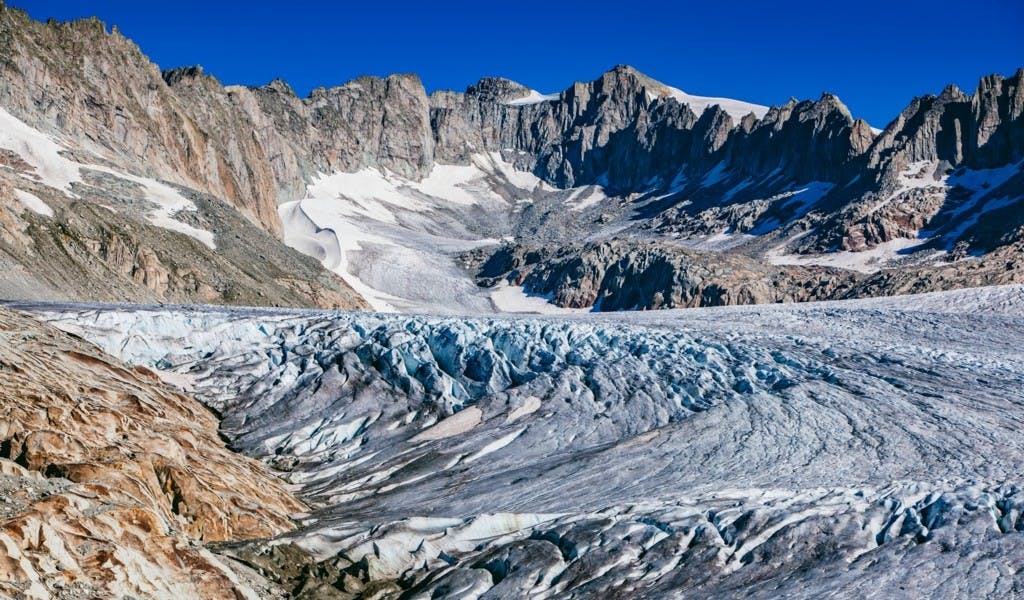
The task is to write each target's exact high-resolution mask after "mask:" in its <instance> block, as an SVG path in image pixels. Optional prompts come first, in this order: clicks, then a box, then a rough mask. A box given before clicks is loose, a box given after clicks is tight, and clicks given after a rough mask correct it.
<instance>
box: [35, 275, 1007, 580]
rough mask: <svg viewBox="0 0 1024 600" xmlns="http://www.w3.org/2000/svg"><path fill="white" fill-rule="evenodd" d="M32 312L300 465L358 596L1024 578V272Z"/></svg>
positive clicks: (269, 453) (265, 451)
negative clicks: (371, 306) (830, 286)
mask: <svg viewBox="0 0 1024 600" xmlns="http://www.w3.org/2000/svg"><path fill="white" fill-rule="evenodd" d="M32 310H34V311H35V312H36V313H37V314H39V315H41V316H43V317H44V318H47V319H50V320H52V321H53V322H55V323H56V324H57V325H58V326H60V327H63V328H66V329H69V330H72V331H74V332H77V333H79V334H81V335H83V336H85V337H86V338H87V339H90V340H92V341H94V342H96V343H98V344H100V345H101V346H102V347H103V348H104V349H106V350H107V351H109V352H112V353H114V354H116V355H119V356H121V357H122V358H124V359H126V360H128V361H130V362H136V363H139V364H143V365H147V366H150V367H154V368H156V369H158V370H159V371H160V373H161V375H162V377H164V378H165V379H166V380H168V381H173V382H176V383H177V384H179V385H182V386H184V387H186V388H188V389H190V390H192V391H193V392H194V393H195V395H196V396H197V397H199V398H201V399H202V400H203V401H205V402H207V403H208V404H209V405H210V406H212V407H214V408H215V409H217V410H218V411H220V412H221V413H222V414H223V416H224V421H223V424H222V432H223V434H224V435H226V436H227V437H228V438H229V439H230V440H231V443H232V445H233V446H234V447H235V448H237V449H239V450H241V451H243V452H245V453H247V454H250V455H252V456H254V457H259V458H261V459H263V460H265V461H267V462H268V463H269V464H271V465H274V466H276V467H278V468H280V469H284V470H286V471H288V478H289V479H290V480H291V482H292V483H294V484H295V485H296V486H297V489H298V490H299V491H300V495H301V496H302V497H303V498H304V499H305V500H306V501H307V502H308V503H310V504H311V505H313V506H315V507H316V509H315V510H314V512H313V514H312V517H311V518H310V519H309V520H308V521H307V522H306V523H305V526H304V527H303V528H302V529H300V530H298V531H297V532H295V533H291V534H286V536H285V537H283V538H279V539H278V540H276V541H275V542H273V544H276V545H277V546H278V547H282V545H288V544H293V545H296V546H298V547H300V548H302V549H304V550H305V551H307V552H309V553H310V554H311V555H313V556H314V557H315V558H316V560H318V561H320V566H321V568H322V569H326V570H327V571H330V569H334V571H332V572H334V573H336V574H337V579H336V580H334V579H332V581H331V582H328V583H324V585H330V586H333V587H334V588H335V591H342V590H343V591H345V593H349V594H351V595H352V596H353V597H358V596H359V595H360V594H364V595H369V593H368V592H367V591H366V590H377V591H381V590H384V591H385V592H387V590H391V591H390V592H387V593H391V594H393V595H394V597H397V596H398V595H400V594H403V593H404V594H406V596H405V597H415V598H440V597H447V598H478V597H486V598H520V597H524V596H526V595H534V596H536V597H623V598H634V597H651V598H655V597H656V598H662V597H676V596H678V597H687V598H692V597H713V596H721V595H736V594H742V595H745V596H748V597H752V598H775V597H820V596H821V595H822V594H825V593H830V594H838V595H840V596H844V597H848V596H851V595H864V596H865V597H887V598H890V597H908V598H913V597H951V598H977V597H1014V596H1015V595H1019V594H1021V593H1024V575H1022V574H1021V572H1020V568H1021V565H1022V564H1024V536H1021V531H1022V530H1024V520H1022V517H1021V515H1022V509H1024V496H1022V495H1021V494H1022V492H1021V491H1020V489H1019V488H1020V485H1021V481H1022V473H1021V469H1022V465H1024V440H1022V438H1021V436H1020V422H1021V416H1022V414H1024V395H1022V393H1021V389H1024V353H1022V350H1021V348H1022V347H1024V288H1021V287H1019V286H1006V287H993V288H985V289H980V290H969V291H960V292H949V293H940V294H929V295H923V296H911V297H903V298H893V299H875V300H862V301H850V302H835V303H817V304H807V305H773V306H757V307H731V308H720V309H702V310H691V311H658V312H656V313H639V314H629V315H610V316H598V315H572V316H563V317H560V318H558V319H557V320H556V319H554V318H532V319H513V318H490V319H485V318H474V319H457V318H434V317H422V316H386V315H353V314H345V313H319V312H316V313H314V312H295V311H291V312H283V311H268V310H228V309H212V310H211V309H194V308H187V307H181V308H159V309H158V308H137V307H131V308H130V307H109V306H108V307H84V306H64V307H59V306H53V305H50V306H36V307H34V308H33V309H32ZM268 552H269V550H268ZM307 583H308V582H307Z"/></svg>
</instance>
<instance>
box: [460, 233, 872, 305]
mask: <svg viewBox="0 0 1024 600" xmlns="http://www.w3.org/2000/svg"><path fill="white" fill-rule="evenodd" d="M500 280H506V281H508V283H511V284H512V285H521V286H523V289H524V290H525V291H526V292H527V293H529V294H534V295H538V296H544V297H547V298H548V299H549V301H550V302H552V303H553V304H555V305H557V306H562V307H566V308H590V307H594V308H595V309H596V310H602V311H616V310H649V309H659V308H692V307H699V306H728V305H736V304H770V303H777V302H806V301H809V300H825V299H829V298H835V297H838V296H840V295H842V294H843V293H844V292H845V291H846V290H848V289H849V288H851V287H852V286H853V285H854V284H855V283H856V282H857V276H856V275H854V274H852V273H850V272H844V271H842V270H837V269H825V268H810V269H805V268H798V267H771V266H765V265H762V264H759V263H758V262H756V261H754V260H752V259H749V258H743V257H740V256H735V255H721V254H714V253H707V252H699V251H695V250H689V249H686V248H682V247H680V246H676V245H673V244H668V243H659V242H642V241H637V240H618V239H616V240H611V241H607V242H600V243H590V244H584V245H573V246H567V247H563V248H559V249H557V250H554V251H546V250H543V249H529V248H523V247H512V246H507V247H505V248H503V249H502V250H501V251H499V252H498V253H496V254H495V255H494V256H492V257H491V258H490V259H489V260H488V261H487V262H486V263H484V265H483V266H482V267H481V268H480V271H479V273H478V281H480V283H481V284H482V285H486V286H490V285H494V284H495V283H497V282H498V281H500Z"/></svg>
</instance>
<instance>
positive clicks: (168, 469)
mask: <svg viewBox="0 0 1024 600" xmlns="http://www.w3.org/2000/svg"><path fill="white" fill-rule="evenodd" d="M0 387H2V389H3V390H4V397H3V400H2V401H0V415H2V419H0V455H2V456H0V470H2V475H0V488H2V489H3V493H4V500H5V504H3V506H4V509H3V514H2V519H3V521H2V527H0V539H2V540H3V548H4V550H3V551H2V552H0V590H3V591H4V592H5V593H11V594H18V593H21V594H24V595H25V597H29V598H46V597H50V594H51V593H55V591H56V590H59V589H63V588H66V589H70V590H75V589H79V590H80V591H82V592H83V594H84V595H86V596H89V595H95V596H96V597H103V596H112V595H115V596H121V595H126V594H127V595H133V596H150V595H164V594H169V593H174V594H180V595H181V597H190V598H200V597H201V598H214V597H216V598H235V597H237V596H236V595H235V594H236V593H238V594H243V592H245V590H246V589H247V588H246V586H245V585H243V584H242V583H241V582H240V580H239V578H238V576H236V575H235V574H234V573H233V572H232V570H231V569H230V568H229V567H228V566H227V565H226V564H225V563H224V562H223V561H222V560H221V559H217V558H215V557H214V556H213V555H212V554H211V553H210V552H209V551H207V550H204V549H203V548H202V547H201V546H198V545H196V543H195V542H213V541H225V540H245V539H252V538H263V537H269V536H273V535H276V534H279V533H282V532H284V531H287V530H289V529H291V528H292V527H293V524H292V521H291V518H290V516H291V515H292V514H294V513H297V512H300V511H303V510H305V507H304V505H303V504H302V503H301V502H299V501H298V500H296V499H295V498H294V497H293V496H292V495H291V494H290V493H289V492H287V491H286V490H285V488H284V486H283V485H282V484H281V483H280V482H279V481H278V480H276V479H275V478H274V477H273V476H271V475H270V474H269V473H268V472H267V471H266V469H264V468H263V467H262V465H260V464H259V463H257V462H255V461H253V460H250V459H247V458H244V457H241V456H239V455H236V454H234V453H232V452H231V451H229V450H228V449H227V448H225V446H224V442H223V441H221V440H220V438H219V437H218V434H217V428H218V424H217V420H216V418H215V417H214V416H213V415H212V414H211V413H210V412H209V411H208V410H207V409H205V408H204V407H203V406H202V405H200V404H198V403H197V402H195V401H194V400H192V399H190V398H187V397H185V396H183V395H182V394H180V393H176V392H173V391H171V390H170V389H169V388H167V387H165V386H164V385H163V384H161V383H160V381H159V379H158V378H157V377H156V375H155V374H154V373H153V372H151V371H149V370H147V369H144V368H133V367H129V366H127V365H124V364H123V363H121V362H119V361H117V360H116V359H114V358H111V357H109V356H107V355H105V354H104V353H102V352H100V351H99V350H98V349H96V348H95V347H94V346H91V345H90V344H88V343H85V342H84V341H82V340H81V339H79V338H73V337H71V336H69V335H67V334H65V333H63V332H59V331H57V330H54V329H52V328H50V327H46V326H44V325H41V324H39V323H38V322H36V321H33V320H32V319H29V318H27V317H24V316H21V315H18V314H16V313H14V312H12V311H9V310H7V309H0ZM16 490H20V491H16ZM9 499H10V500H9ZM12 502H13V505H12ZM86 592H87V593H86ZM247 594H248V596H249V597H254V594H253V592H252V591H251V590H249V591H248V592H247ZM243 595H244V594H243Z"/></svg>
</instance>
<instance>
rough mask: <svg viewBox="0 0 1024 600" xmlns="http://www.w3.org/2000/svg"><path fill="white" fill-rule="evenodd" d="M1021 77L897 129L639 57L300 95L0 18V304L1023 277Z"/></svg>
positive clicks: (98, 37) (791, 295)
mask: <svg viewBox="0 0 1024 600" xmlns="http://www.w3.org/2000/svg"><path fill="white" fill-rule="evenodd" d="M1022 79H1024V69H1022V70H1018V71H1017V72H1016V73H1014V74H1012V75H1010V76H1000V75H990V76H986V77H983V78H982V79H981V80H980V82H979V84H978V87H977V89H976V90H975V91H974V92H973V93H972V94H967V93H964V92H963V91H961V90H959V89H957V88H956V87H955V86H949V87H947V88H946V89H945V90H943V91H942V92H941V94H939V95H938V96H934V95H924V96H921V97H918V98H915V99H914V100H913V101H912V102H911V103H910V105H909V106H907V108H906V109H904V110H903V112H902V113H901V114H900V116H899V117H898V118H897V119H896V120H894V121H893V122H892V123H890V124H888V125H887V126H886V127H885V129H884V130H881V131H879V130H875V129H873V128H872V127H871V126H869V125H868V124H867V123H866V122H864V121H863V120H860V119H856V118H854V117H853V116H852V115H851V114H850V111H849V110H848V109H847V108H846V106H844V105H843V103H842V102H841V101H840V100H839V98H837V97H836V96H834V95H832V94H829V93H823V94H822V95H821V97H820V98H818V99H817V100H804V101H797V100H790V101H788V102H786V103H785V104H782V105H779V106H774V107H770V108H769V107H762V106H757V105H754V104H749V103H745V102H741V101H736V100H729V99H723V98H704V97H698V96H692V95H689V94H686V93H685V92H683V91H681V90H679V89H676V88H673V87H671V86H668V85H665V84H662V83H659V82H657V81H654V80H652V79H650V78H648V77H646V76H645V75H643V74H642V73H640V72H638V71H637V70H636V69H633V68H631V67H628V66H616V67H614V68H613V69H611V70H609V71H608V72H606V73H604V74H602V75H601V76H600V77H599V78H597V79H596V80H594V81H590V82H585V83H575V84H573V85H572V86H571V87H569V88H567V89H565V90H563V91H562V92H560V93H558V94H549V95H545V94H541V93H539V92H536V91H534V90H530V89H528V88H527V87H525V86H523V85H520V84H518V83H515V82H512V81H509V80H506V79H500V78H485V79H482V80H480V81H479V82H478V83H476V84H474V85H472V86H469V87H468V88H467V89H466V90H465V92H462V93H458V92H451V91H437V92H434V93H431V94H427V93H426V91H425V90H424V87H423V85H422V83H421V82H420V81H419V79H418V78H417V77H415V76H414V75H393V76H389V77H386V78H376V77H361V78H359V79H356V80H354V81H351V82H349V83H346V84H344V85H342V86H339V87H335V88H330V89H326V88H321V89H316V90H314V91H313V92H312V93H311V94H310V95H309V97H307V98H300V97H299V96H297V95H296V94H295V92H294V91H293V90H292V89H291V88H290V87H289V86H288V85H287V84H286V83H285V82H283V81H280V80H277V81H273V82H271V83H269V84H267V85H265V86H262V87H244V86H224V85H222V84H221V83H220V82H219V81H217V79H215V78H214V77H213V76H211V75H208V74H206V73H204V72H203V70H202V68H201V67H188V68H178V69H172V70H167V71H163V72H161V71H160V69H159V68H158V67H157V66H156V65H155V64H153V63H152V61H150V60H149V59H148V58H147V57H146V56H145V55H144V54H143V53H142V51H141V50H140V49H139V48H138V47H137V46H136V45H135V44H134V43H132V42H131V41H130V40H128V39H127V38H125V37H124V36H123V35H121V34H120V32H119V31H118V30H117V29H116V28H108V27H107V26H106V25H104V24H103V23H102V22H100V21H98V20H96V19H85V20H79V21H74V22H69V23H63V22H55V21H50V22H46V23H42V22H37V21H33V20H32V19H31V18H29V17H28V16H27V15H26V14H25V13H23V12H21V11H19V10H17V9H13V8H9V7H6V6H2V5H0V121H3V133H2V134H0V192H2V194H0V200H2V205H0V208H2V211H3V212H2V214H0V222H2V223H3V228H2V229H0V234H2V235H0V263H2V265H3V271H4V272H5V275H4V276H2V277H0V291H2V293H3V295H5V296H7V297H10V298H20V299H86V300H120V301H172V302H212V303H228V304H249V305H285V306H319V307H336V308H350V309H351V308H369V307H372V308H376V309H383V310H413V311H427V312H466V313H486V312H494V311H512V312H517V311H541V312H550V311H558V310H563V309H568V310H624V309H649V308H670V307H688V306H707V305H719V304H748V303H763V302H789V301H804V300H819V299H835V298H851V297H863V296H876V295H889V294H899V293H907V292H919V291H930V290H938V289H948V288H954V287H968V286H976V285H984V284H993V283H1011V282H1017V281H1020V280H1022V278H1024V275H1022V273H1024V270H1022V267H1024V261H1022V260H1021V250H1022V248H1024V246H1022V244H1024V239H1022V235H1024V230H1022V227H1024V208H1022V207H1024V204H1021V198H1022V197H1024V172H1022V168H1024V162H1022V161H1024V86H1022Z"/></svg>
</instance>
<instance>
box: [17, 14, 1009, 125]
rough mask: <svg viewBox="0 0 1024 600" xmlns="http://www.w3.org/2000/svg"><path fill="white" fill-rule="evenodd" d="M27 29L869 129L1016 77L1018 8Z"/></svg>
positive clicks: (255, 74) (186, 20)
mask: <svg viewBox="0 0 1024 600" xmlns="http://www.w3.org/2000/svg"><path fill="white" fill-rule="evenodd" d="M8 4H10V5H12V6H17V7H19V8H23V9H25V10H27V11H28V12H29V14H31V15H32V16H33V17H35V18H37V19H45V18H47V17H56V18H58V19H61V20H66V19H71V18H75V17H80V16H98V17H100V18H101V19H103V20H104V21H106V22H107V23H113V24H116V25H117V26H118V27H120V29H121V31H122V32H123V33H124V34H125V35H127V36H128V37H130V38H132V39H133V40H135V41H136V42H137V43H138V44H139V45H140V46H141V47H142V50H143V51H144V52H145V53H146V54H147V55H149V56H150V58H152V59H153V60H154V61H155V62H156V63H157V64H159V65H160V66H161V67H162V68H169V67H175V66H182V65H192V64H201V65H203V67H204V68H205V69H206V71H207V72H209V73H211V74H213V75H215V76H217V77H218V78H219V79H220V80H221V81H222V82H224V83H228V84H231V83H241V84H248V85H258V84H263V83H266V82H268V81H270V80H271V79H274V78H277V77H280V78H282V79H284V80H286V81H288V82H289V83H290V84H291V85H292V87H294V88H295V89H296V91H297V92H299V94H301V95H306V94H308V93H309V91H310V90H311V89H312V88H314V87H318V86H322V85H324V86H331V85H338V84H341V83H344V82H345V81H348V80H350V79H352V78H354V77H357V76H359V75H362V74H371V75H387V74H389V73H409V72H412V73H416V74H418V75H419V76H420V77H421V78H422V79H423V83H424V85H425V86H426V87H427V90H428V91H432V90H435V89H455V90H463V89H465V87H466V86H467V85H469V84H471V83H473V82H475V81H477V80H478V79H479V78H480V77H482V76H486V75H497V76H503V77H508V78H510V79H515V80H517V81H519V82H521V83H523V84H525V85H528V86H530V87H533V88H536V89H538V90H541V91H543V92H546V93H547V92H556V91H560V90H562V89H564V88H566V87H568V86H569V85H570V84H571V83H572V82H573V81H578V80H590V79H594V78H596V77H597V76H598V75H600V74H601V73H602V72H604V71H606V70H608V69H609V68H611V67H612V66H614V65H616V64H619V63H625V64H630V65H633V66H634V67H636V68H637V69H639V70H640V71H642V72H644V73H647V74H648V75H650V76H652V77H654V78H655V79H659V80H661V81H663V82H665V83H668V84H671V85H674V86H676V87H679V88H681V89H683V90H685V91H687V92H689V93H691V94H700V95H711V96H725V97H732V98H738V99H742V100H748V101H751V102H757V103H760V104H779V103H782V102H785V101H786V100H787V99H788V98H789V97H790V96H795V97H797V98H800V99H803V98H817V97H818V96H819V95H820V94H821V92H822V91H824V90H828V91H831V92H834V93H836V94H838V95H839V96H840V98H842V99H843V101H844V102H846V104H847V105H848V106H849V107H850V109H851V111H852V112H853V114H854V115H855V116H859V117H863V118H865V119H866V120H868V122H870V123H871V124H872V125H874V126H876V127H883V126H884V125H885V124H887V123H888V122H889V121H890V120H891V119H892V118H894V117H895V116H896V115H897V114H898V113H899V111H900V110H901V109H902V108H903V107H905V106H906V105H907V103H908V102H909V101H910V99H911V98H912V97H914V96H915V95H921V94H924V93H938V92H939V91H941V90H942V88H943V87H944V86H945V85H946V84H947V83H956V84H957V85H960V86H961V87H962V88H964V89H965V90H966V91H968V92H971V91H973V90H974V88H975V87H976V85H977V82H978V78H979V77H980V76H982V75H985V74H988V73H1002V74H1007V75H1008V74H1011V73H1013V72H1014V71H1015V70H1016V69H1017V68H1018V67H1022V66H1024V0H972V1H969V2H965V1H963V0H959V1H949V0H934V1H931V2H905V1H902V0H886V1H881V2H880V1H878V0H867V1H865V2H858V3H839V2H836V3H833V2H827V1H825V0H818V1H814V2H807V1H799V2H786V1H779V2H773V1H770V0H764V1H762V2H756V3H754V2H743V1H742V0H733V1H732V2H721V1H715V0H699V1H697V2H686V3H684V2H663V1H661V0H647V1H639V2H638V1H632V2H631V1H625V2H624V1H621V0H620V1H617V2H609V1H603V0H591V1H589V2H561V3H558V2H543V1H536V0H514V1H506V2H499V1H489V0H477V1H473V2H471V1H464V2H444V1H441V0H434V1H426V2H403V1H397V0H372V1H366V2H327V1H322V2H313V1H302V0H292V1H290V2H280V1H278V2H260V1H259V0H255V1H252V2H229V1H226V0H225V1H222V0H203V1H196V0H176V1H174V2H146V1H145V0H8Z"/></svg>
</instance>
